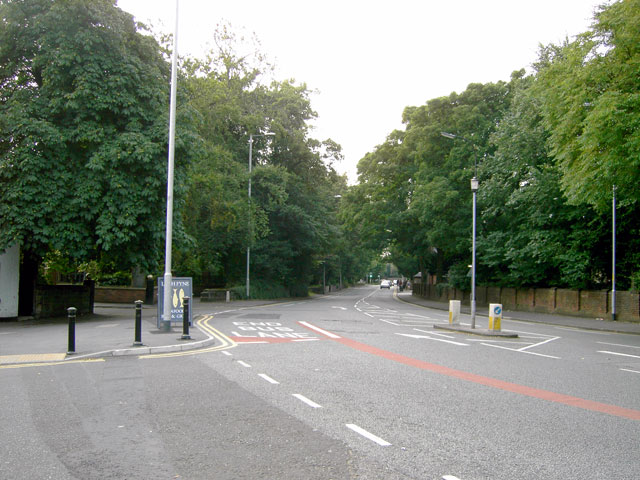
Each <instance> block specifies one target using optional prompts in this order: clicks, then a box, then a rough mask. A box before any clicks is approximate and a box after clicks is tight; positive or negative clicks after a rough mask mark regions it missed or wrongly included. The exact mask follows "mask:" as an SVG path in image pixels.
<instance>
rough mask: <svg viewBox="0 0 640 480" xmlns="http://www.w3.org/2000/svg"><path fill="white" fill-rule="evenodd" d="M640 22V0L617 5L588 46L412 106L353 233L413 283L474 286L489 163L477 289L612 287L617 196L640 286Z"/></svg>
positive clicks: (372, 159)
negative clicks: (474, 186)
mask: <svg viewBox="0 0 640 480" xmlns="http://www.w3.org/2000/svg"><path fill="white" fill-rule="evenodd" d="M639 21H640V1H638V0H629V1H620V2H614V3H612V4H611V5H610V6H604V7H601V8H600V9H599V11H598V12H597V13H596V15H595V19H594V23H593V26H592V28H591V29H590V30H589V31H588V32H585V33H584V34H581V35H579V36H578V37H577V38H576V40H575V41H573V42H569V41H567V42H565V43H564V44H563V45H548V46H543V47H541V49H540V56H539V59H538V61H537V62H536V63H535V71H534V72H533V74H530V75H526V73H525V71H524V70H521V71H517V72H514V74H513V76H512V78H511V80H510V81H509V82H508V83H505V82H498V83H495V84H493V83H490V84H485V85H481V84H470V85H469V86H468V87H467V89H466V90H465V91H464V92H462V93H460V94H456V93H452V94H451V95H449V96H448V97H442V98H436V99H432V100H429V101H427V102H426V104H425V105H422V106H419V107H407V108H406V109H405V112H404V116H403V121H404V123H405V125H406V127H405V130H404V131H395V132H392V133H391V134H390V135H389V137H388V139H387V141H386V142H385V143H384V144H382V145H380V146H378V147H377V148H376V150H375V151H374V152H372V153H369V154H368V155H367V156H365V157H364V158H363V159H362V160H361V161H360V163H359V165H358V172H359V181H360V183H359V185H356V186H354V187H353V191H352V192H350V195H349V196H348V197H347V198H348V199H349V204H348V206H346V207H345V209H346V210H345V211H346V212H348V213H349V215H347V217H349V218H350V221H347V222H346V227H347V228H349V229H351V230H354V231H358V232H362V234H363V235H364V236H365V237H366V238H364V239H362V241H361V242H362V245H363V246H366V247H367V248H370V249H375V248H377V249H378V252H380V253H383V254H385V255H389V258H390V259H391V260H392V261H394V262H396V263H397V264H398V265H401V266H402V268H401V271H402V272H403V273H404V274H405V275H408V276H410V275H412V274H414V273H415V272H417V271H428V272H430V273H436V274H437V277H438V281H439V282H443V281H444V282H449V283H450V284H453V285H455V286H457V287H460V288H464V289H468V287H469V270H468V265H469V263H470V260H471V258H470V256H471V255H470V250H471V197H472V196H471V192H470V190H469V180H470V178H471V177H472V176H474V174H475V172H474V162H475V161H477V176H478V178H479V181H480V189H479V191H478V232H477V251H478V271H477V280H478V281H479V282H480V283H484V284H492V285H504V286H556V287H573V288H593V287H598V288H601V287H604V286H607V285H608V284H609V282H610V279H611V273H610V272H611V248H612V247H611V241H612V240H611V237H612V232H611V228H612V227H611V215H612V210H611V203H612V187H613V185H616V186H617V196H618V202H619V203H618V205H619V208H618V210H617V212H616V213H617V216H618V225H619V227H618V229H617V230H618V231H617V243H618V252H619V253H618V258H617V267H618V279H617V280H618V288H620V287H621V286H622V288H628V287H630V286H632V284H635V285H636V288H637V285H638V283H639V282H640V268H639V265H640V263H639V261H640V242H638V240H637V239H638V233H639V231H638V230H639V222H638V220H637V219H638V218H640V216H639V215H638V213H640V212H638V205H639V203H638V192H639V191H640V190H638V184H639V181H640V168H639V167H640V163H639V162H640V160H639V159H640V152H639V151H638V146H639V145H640V142H639V140H640V130H639V126H640V108H638V107H639V105H638V99H639V98H640V95H639V92H640V83H639V82H638V78H639V77H638V75H637V72H638V70H639V68H640V64H639V63H638V62H639V58H640V57H639V55H638V48H639V47H638V46H639V45H640V30H639V29H638V28H637V25H638V22H639ZM441 132H448V133H452V134H454V135H456V138H455V139H450V138H445V137H443V136H442V133H441ZM622 225H624V226H622Z"/></svg>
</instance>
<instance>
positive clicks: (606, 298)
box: [413, 285, 640, 322]
mask: <svg viewBox="0 0 640 480" xmlns="http://www.w3.org/2000/svg"><path fill="white" fill-rule="evenodd" d="M416 287H417V285H416ZM422 287H427V288H415V289H414V291H413V295H418V296H422V297H425V298H428V299H430V300H436V301H441V302H448V301H449V300H461V301H462V303H466V304H469V293H468V292H463V291H461V290H458V289H455V288H449V287H444V288H443V287H440V288H436V286H432V285H422ZM438 292H440V293H439V294H438ZM476 302H477V304H478V305H481V306H488V305H489V303H500V304H502V306H503V308H504V309H505V310H516V311H518V310H520V311H535V312H540V313H560V314H563V315H576V316H584V317H593V318H605V317H606V316H608V315H610V314H611V292H608V291H606V290H567V289H562V288H557V289H556V288H526V289H525V288H523V289H516V288H504V287H503V288H500V287H477V288H476ZM616 318H617V319H618V320H622V321H628V322H640V293H636V292H616Z"/></svg>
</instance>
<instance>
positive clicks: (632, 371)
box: [620, 368, 640, 373]
mask: <svg viewBox="0 0 640 480" xmlns="http://www.w3.org/2000/svg"><path fill="white" fill-rule="evenodd" d="M620 370H622V371H623V372H631V373H640V372H639V371H638V370H630V369H628V368H621V369H620Z"/></svg>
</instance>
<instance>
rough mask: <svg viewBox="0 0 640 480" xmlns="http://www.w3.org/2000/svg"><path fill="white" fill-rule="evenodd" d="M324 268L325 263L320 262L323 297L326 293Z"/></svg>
mask: <svg viewBox="0 0 640 480" xmlns="http://www.w3.org/2000/svg"><path fill="white" fill-rule="evenodd" d="M325 266H326V263H325V262H322V294H323V295H324V294H325V293H327V283H326V274H327V270H326V268H325Z"/></svg>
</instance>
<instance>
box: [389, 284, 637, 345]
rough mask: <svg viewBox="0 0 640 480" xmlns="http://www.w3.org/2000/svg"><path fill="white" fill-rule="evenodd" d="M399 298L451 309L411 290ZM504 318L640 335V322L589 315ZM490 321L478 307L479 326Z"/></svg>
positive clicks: (506, 313)
mask: <svg viewBox="0 0 640 480" xmlns="http://www.w3.org/2000/svg"><path fill="white" fill-rule="evenodd" d="M397 298H398V299H399V300H401V301H403V302H408V303H412V304H414V305H421V306H423V307H427V308H435V309H438V310H445V311H449V303H447V302H437V301H433V300H427V299H425V298H422V297H419V296H414V295H412V293H411V292H398V294H397ZM460 313H462V314H467V315H469V314H470V307H469V305H462V306H461V308H460ZM502 319H503V320H516V321H521V322H531V323H544V324H548V325H557V326H562V327H567V328H582V329H587V330H600V331H605V332H614V333H631V334H637V335H640V323H637V322H621V321H615V322H614V321H612V320H607V319H597V318H588V317H574V316H570V315H559V314H547V313H537V312H521V311H516V310H503V312H502ZM488 323H489V307H488V306H487V307H482V306H480V307H477V308H476V326H477V327H478V328H481V327H485V328H486V327H487V325H488Z"/></svg>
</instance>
